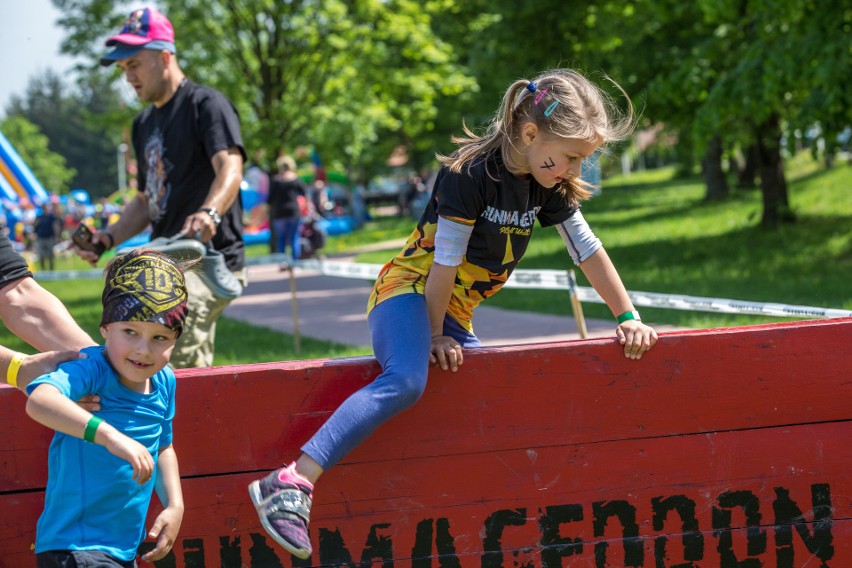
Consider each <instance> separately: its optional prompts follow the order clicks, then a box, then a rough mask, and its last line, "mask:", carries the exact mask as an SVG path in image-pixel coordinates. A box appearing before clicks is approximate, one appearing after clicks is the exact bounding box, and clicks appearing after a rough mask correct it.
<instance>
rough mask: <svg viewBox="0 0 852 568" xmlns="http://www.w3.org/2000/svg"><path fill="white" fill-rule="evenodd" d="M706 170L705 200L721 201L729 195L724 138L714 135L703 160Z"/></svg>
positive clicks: (703, 167)
mask: <svg viewBox="0 0 852 568" xmlns="http://www.w3.org/2000/svg"><path fill="white" fill-rule="evenodd" d="M701 164H702V169H703V170H704V183H705V184H706V185H707V193H706V194H705V195H704V200H705V201H719V200H721V199H725V198H726V197H728V180H727V179H725V171H724V170H723V169H722V138H721V137H719V136H714V137H713V139H712V140H710V143H709V144H708V145H707V151H706V152H705V153H704V159H703V160H702V162H701Z"/></svg>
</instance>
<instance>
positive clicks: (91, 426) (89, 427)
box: [83, 416, 104, 444]
mask: <svg viewBox="0 0 852 568" xmlns="http://www.w3.org/2000/svg"><path fill="white" fill-rule="evenodd" d="M103 421H104V419H103V418H100V417H98V416H92V417H91V418H89V423H88V424H86V431H85V432H84V433H83V439H84V440H86V441H87V442H91V443H93V444H94V443H95V434H96V433H97V431H98V426H100V425H101V422H103Z"/></svg>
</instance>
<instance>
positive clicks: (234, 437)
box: [0, 319, 852, 491]
mask: <svg viewBox="0 0 852 568" xmlns="http://www.w3.org/2000/svg"><path fill="white" fill-rule="evenodd" d="M850 337H852V319H850V320H840V321H837V322H834V321H829V322H825V323H820V324H807V325H803V324H780V325H775V326H757V327H755V328H733V329H730V330H727V329H726V330H709V331H705V332H691V333H672V334H664V335H663V337H662V338H661V340H660V343H659V344H658V346H657V347H655V349H654V350H652V351H650V352H649V353H648V354H647V355H646V356H645V357H644V358H643V359H642V360H641V361H639V362H635V361H628V360H626V359H624V358H623V357H620V356H619V355H620V350H619V348H618V347H617V346H616V345H615V344H614V341H610V340H591V341H582V342H568V343H562V344H545V345H541V346H538V347H537V348H536V349H531V348H529V347H527V346H524V347H510V348H500V349H482V350H479V352H476V353H474V352H472V351H471V352H470V353H469V354H468V356H467V357H466V363H465V365H464V366H463V367H462V368H461V370H460V371H459V372H458V373H456V374H451V373H449V372H442V371H440V370H435V371H434V372H433V373H432V375H431V376H430V384H429V386H428V387H427V391H426V393H425V394H424V396H423V398H422V400H421V401H420V402H419V403H418V404H417V405H415V406H414V407H413V408H412V409H410V410H408V411H406V412H405V413H403V414H402V415H400V416H398V417H396V418H394V419H393V420H392V421H391V422H389V423H388V424H387V425H386V426H384V427H383V428H381V429H380V430H379V431H378V432H377V434H376V436H375V437H374V440H376V441H375V443H371V444H365V445H364V446H362V447H361V448H359V449H357V450H356V452H355V453H353V454H352V455H351V456H349V458H348V459H350V460H357V461H364V460H382V459H388V457H389V456H403V457H417V456H422V455H430V453H432V452H434V451H435V448H436V447H440V448H441V449H440V451H441V452H442V453H443V454H446V455H452V454H463V453H467V452H471V451H478V450H479V449H481V448H482V447H487V448H490V449H494V450H500V449H507V448H518V447H527V446H538V445H554V444H561V443H586V442H593V441H604V440H608V439H621V438H631V437H648V436H668V435H675V434H684V433H694V432H713V431H717V430H727V429H734V430H735V429H741V428H760V427H768V426H776V425H781V424H803V423H809V422H819V421H827V420H842V419H845V418H846V417H848V416H849V412H848V405H847V404H846V400H845V398H844V397H838V396H837V395H836V393H837V390H838V389H839V388H843V384H844V382H845V375H844V374H843V372H841V370H842V369H843V368H844V367H843V363H842V361H839V360H838V356H839V355H840V354H843V353H845V351H846V346H847V344H848V339H849V338H850ZM846 357H848V355H847V356H846ZM846 367H847V368H848V367H849V365H846ZM377 372H378V367H377V366H376V364H375V361H373V360H372V359H370V358H356V359H345V360H343V359H342V360H319V361H312V362H298V363H274V364H262V365H247V366H239V367H222V368H217V369H207V370H190V371H187V372H182V373H180V380H179V382H178V414H177V416H176V419H175V432H176V444H177V447H178V448H179V450H180V456H181V458H182V462H183V463H185V464H186V465H185V466H184V468H185V469H184V470H183V471H184V473H185V475H191V476H196V475H206V474H217V473H227V472H230V471H235V470H237V471H247V470H261V469H270V468H273V467H276V466H277V465H279V464H280V463H281V462H283V461H284V460H287V459H291V458H292V457H293V456H294V455H296V454H297V452H298V448H299V447H300V446H301V444H303V443H304V442H305V441H306V440H307V439H308V438H309V437H310V435H311V434H312V433H313V432H314V431H316V429H317V428H318V427H319V426H320V425H321V424H322V423H323V422H324V421H325V419H326V418H327V417H328V416H329V415H330V414H331V412H333V411H334V409H336V408H337V406H338V405H339V404H340V402H341V401H342V400H343V399H345V398H346V396H348V395H349V394H350V393H352V392H354V391H355V390H357V389H358V388H360V387H361V386H363V385H364V384H366V383H368V382H369V381H370V380H372V378H373V377H374V376H375V375H376V373H377ZM202 393H203V394H202ZM458 401H464V402H463V404H464V407H465V412H459V403H458ZM2 424H14V426H15V427H14V428H0V491H9V490H23V489H34V488H40V487H44V483H45V479H46V465H45V464H46V460H45V458H44V454H43V451H44V450H43V449H44V448H45V447H46V443H45V442H46V441H47V440H48V439H49V436H50V434H49V432H47V431H46V430H45V429H44V428H42V427H41V426H39V425H37V424H35V423H33V422H32V421H31V420H29V419H28V418H27V417H26V414H25V413H24V409H23V398H22V396H21V395H20V393H15V392H11V391H10V390H9V389H7V388H4V389H0V425H2ZM436 425H437V426H438V427H436ZM183 440H186V441H187V442H186V443H184V442H182V441H183ZM22 473H23V475H22Z"/></svg>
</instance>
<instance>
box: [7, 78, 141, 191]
mask: <svg viewBox="0 0 852 568" xmlns="http://www.w3.org/2000/svg"><path fill="white" fill-rule="evenodd" d="M110 82H111V79H107V78H106V77H105V75H104V74H102V73H101V74H98V73H84V74H82V76H81V78H80V80H79V82H78V84H77V86H76V89H75V88H73V87H68V86H67V83H66V82H65V81H63V79H62V78H61V77H59V76H58V75H56V74H55V73H54V72H52V71H47V72H45V73H44V74H43V75H40V76H36V77H34V78H33V79H31V80H30V82H29V85H28V86H27V90H26V94H25V95H24V96H23V97H13V98H12V100H11V102H10V104H9V106H8V109H7V114H8V115H9V116H21V117H24V118H26V119H27V120H28V121H30V122H32V123H33V124H36V125H37V126H38V127H39V129H40V130H41V132H43V133H44V135H45V136H47V138H48V144H49V146H50V149H51V150H52V151H53V152H56V153H58V154H61V155H62V156H64V158H65V160H66V161H67V162H68V164H69V166H71V167H72V169H73V170H74V171H75V172H76V173H75V175H74V176H73V179H72V180H70V183H71V185H72V187H74V188H82V189H86V190H87V191H89V193H90V194H91V195H92V196H93V197H102V196H106V195H109V194H111V193H113V192H114V191H115V190H116V189H117V188H118V186H117V184H116V179H117V173H118V172H117V160H116V147H117V145H118V143H119V142H120V137H121V128H122V125H123V124H127V121H128V120H129V116H128V115H127V113H126V111H124V112H122V110H121V107H120V101H119V99H118V97H117V95H116V94H115V93H114V91H113V89H112V88H111V87H110Z"/></svg>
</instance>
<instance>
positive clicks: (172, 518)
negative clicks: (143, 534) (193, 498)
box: [142, 507, 183, 562]
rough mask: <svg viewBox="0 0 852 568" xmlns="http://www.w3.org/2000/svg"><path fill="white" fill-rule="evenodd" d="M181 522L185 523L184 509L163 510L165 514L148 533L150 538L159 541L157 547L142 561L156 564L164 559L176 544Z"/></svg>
mask: <svg viewBox="0 0 852 568" xmlns="http://www.w3.org/2000/svg"><path fill="white" fill-rule="evenodd" d="M181 521H183V509H182V508H181V509H179V508H177V507H166V508H165V509H163V512H162V513H160V514H159V515H157V518H156V519H155V520H154V524H153V525H152V526H151V530H150V531H148V538H155V539H157V546H155V547H154V548H153V549H151V550H150V551H149V552H148V553H147V554H143V555H142V560H144V561H145V562H156V561H157V560H161V559H163V558H164V557H165V556H166V554H168V553H169V551H170V550H171V549H172V547H173V546H174V544H175V540H176V539H177V535H178V531H179V530H180V524H181Z"/></svg>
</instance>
